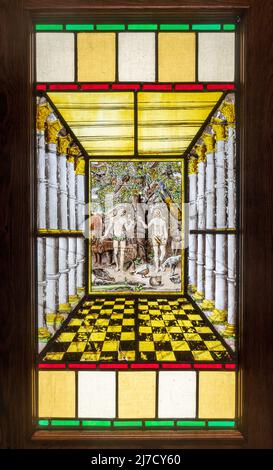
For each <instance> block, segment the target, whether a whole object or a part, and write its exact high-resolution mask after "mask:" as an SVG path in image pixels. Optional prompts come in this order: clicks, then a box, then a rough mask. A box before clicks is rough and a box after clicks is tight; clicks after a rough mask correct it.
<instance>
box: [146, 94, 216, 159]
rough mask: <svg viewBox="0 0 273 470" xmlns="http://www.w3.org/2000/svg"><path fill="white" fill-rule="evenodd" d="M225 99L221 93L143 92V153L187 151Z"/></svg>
mask: <svg viewBox="0 0 273 470" xmlns="http://www.w3.org/2000/svg"><path fill="white" fill-rule="evenodd" d="M221 96H222V93H221V92H215V93H214V92H212V93H210V92H208V93H206V92H192V93H191V92H167V93H166V92H163V93H161V92H150V93H149V92H141V93H139V94H138V152H139V154H141V155H151V154H154V155H174V154H182V153H183V152H185V150H186V149H187V148H188V146H189V144H190V143H191V142H192V140H193V139H194V137H195V136H196V134H197V132H198V131H199V129H200V127H201V126H202V125H203V124H204V121H205V120H206V119H207V117H208V116H209V114H210V113H211V111H212V110H213V108H214V106H215V105H216V103H217V102H218V101H219V99H220V98H221Z"/></svg>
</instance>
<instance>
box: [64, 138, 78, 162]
mask: <svg viewBox="0 0 273 470" xmlns="http://www.w3.org/2000/svg"><path fill="white" fill-rule="evenodd" d="M80 156H81V151H80V149H79V147H78V146H77V144H75V143H74V142H72V143H71V144H70V145H69V147H68V149H67V160H68V161H69V162H70V163H74V164H75V162H76V159H77V158H79V157H80Z"/></svg>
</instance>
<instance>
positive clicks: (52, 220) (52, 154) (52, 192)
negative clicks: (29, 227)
mask: <svg viewBox="0 0 273 470" xmlns="http://www.w3.org/2000/svg"><path fill="white" fill-rule="evenodd" d="M46 124H47V132H46V142H47V173H48V197H47V211H48V217H47V218H48V228H49V229H50V230H57V229H58V181H57V139H58V133H59V131H60V129H61V125H60V122H59V121H58V119H57V118H56V116H55V115H54V114H53V113H51V114H50V115H49V116H48V118H47V121H46Z"/></svg>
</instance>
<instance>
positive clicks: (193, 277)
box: [188, 155, 197, 292]
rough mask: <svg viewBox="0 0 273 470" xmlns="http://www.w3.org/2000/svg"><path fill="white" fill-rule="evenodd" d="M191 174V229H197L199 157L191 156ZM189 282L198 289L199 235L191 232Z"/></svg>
mask: <svg viewBox="0 0 273 470" xmlns="http://www.w3.org/2000/svg"><path fill="white" fill-rule="evenodd" d="M188 175H189V203H190V207H189V231H191V230H196V229H197V158H196V157H194V156H193V155H191V156H190V158H189V162H188ZM188 259H189V280H188V282H189V284H188V288H189V290H190V291H191V292H196V289H197V264H196V262H197V235H196V234H193V233H192V234H191V233H189V257H188Z"/></svg>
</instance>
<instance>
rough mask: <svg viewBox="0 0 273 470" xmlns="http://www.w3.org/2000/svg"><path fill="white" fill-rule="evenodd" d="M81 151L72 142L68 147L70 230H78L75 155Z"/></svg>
mask: <svg viewBox="0 0 273 470" xmlns="http://www.w3.org/2000/svg"><path fill="white" fill-rule="evenodd" d="M77 152H79V149H78V147H77V146H76V145H75V144H72V145H71V146H70V147H69V149H68V158H67V183H68V220H69V224H68V226H69V230H76V173H75V156H76V155H77Z"/></svg>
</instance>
